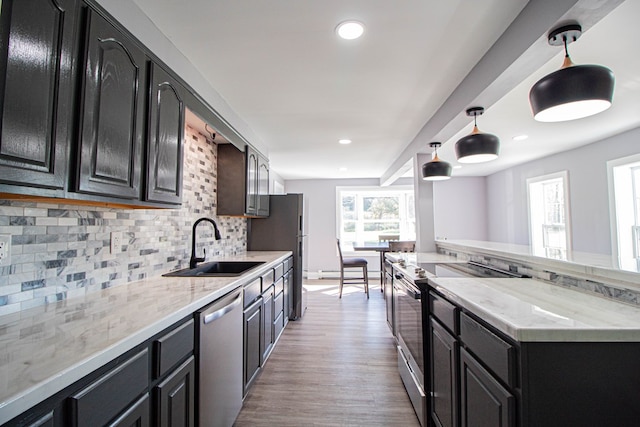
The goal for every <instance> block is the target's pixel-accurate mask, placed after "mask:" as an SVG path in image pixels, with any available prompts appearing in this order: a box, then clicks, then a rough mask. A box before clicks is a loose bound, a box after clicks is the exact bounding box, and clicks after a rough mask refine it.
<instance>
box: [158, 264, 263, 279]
mask: <svg viewBox="0 0 640 427" xmlns="http://www.w3.org/2000/svg"><path fill="white" fill-rule="evenodd" d="M261 264H264V261H212V262H206V263H203V264H200V265H199V266H197V267H196V268H185V269H182V270H177V271H172V272H170V273H167V274H163V276H169V277H173V276H178V277H199V276H203V277H208V276H211V277H216V276H217V277H230V276H240V275H241V274H243V273H245V272H247V271H249V270H251V269H252V268H254V267H257V266H259V265H261Z"/></svg>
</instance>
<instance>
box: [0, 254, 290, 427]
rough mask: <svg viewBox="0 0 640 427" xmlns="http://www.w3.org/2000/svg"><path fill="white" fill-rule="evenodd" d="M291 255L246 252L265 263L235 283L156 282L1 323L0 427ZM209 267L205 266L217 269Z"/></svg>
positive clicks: (29, 312)
mask: <svg viewBox="0 0 640 427" xmlns="http://www.w3.org/2000/svg"><path fill="white" fill-rule="evenodd" d="M289 255H291V252H287V251H269V252H247V253H244V254H241V255H237V256H234V257H227V258H225V260H238V261H265V263H264V264H262V265H260V266H259V267H256V268H254V269H252V270H251V271H249V272H247V273H245V274H243V275H241V276H237V277H206V278H201V277H161V276H159V277H151V278H148V279H144V280H140V281H136V282H131V283H128V284H125V285H120V286H114V287H112V288H108V289H104V290H102V291H99V292H91V293H88V294H86V295H85V296H83V297H77V298H69V299H67V300H64V301H60V302H59V303H55V304H48V305H45V306H41V307H35V308H33V309H29V310H25V311H22V312H20V313H15V314H8V315H5V316H0V424H3V423H5V422H6V421H9V420H10V419H12V418H13V417H15V416H17V415H19V414H21V413H22V412H24V411H26V410H27V409H29V408H31V407H33V406H34V405H36V404H38V403H39V402H41V401H43V400H45V399H46V398H48V397H50V396H52V395H53V394H55V393H56V392H58V391H60V390H62V389H64V388H65V387H67V386H69V385H71V384H73V383H74V382H75V381H77V380H79V379H81V378H83V377H84V376H86V375H88V374H90V373H91V372H93V371H94V370H96V369H98V368H100V367H101V366H103V365H104V364H106V363H108V362H109V361H111V360H113V359H115V358H116V357H118V356H119V355H121V354H122V353H124V352H126V351H128V350H130V349H131V348H133V347H135V346H136V345H138V344H141V343H143V342H144V341H146V340H148V339H149V338H151V337H152V336H153V335H155V334H157V333H159V332H161V331H162V330H164V329H166V328H168V327H169V326H171V325H172V324H174V323H176V322H178V321H179V320H181V319H183V318H185V317H187V316H189V315H191V314H192V313H193V312H195V311H197V310H199V309H200V308H202V307H204V306H206V305H207V304H209V303H211V302H213V301H214V300H216V299H218V298H219V297H221V296H223V295H225V294H227V293H228V292H231V291H232V290H234V289H236V288H238V287H240V286H243V285H244V284H245V283H247V282H249V281H250V280H253V279H254V278H255V277H259V276H260V275H261V274H262V273H264V272H265V271H266V270H268V269H269V268H273V267H274V266H276V265H277V264H278V263H280V262H282V261H283V260H285V259H286V258H287V257H288V256H289ZM213 260H214V259H210V260H207V261H213Z"/></svg>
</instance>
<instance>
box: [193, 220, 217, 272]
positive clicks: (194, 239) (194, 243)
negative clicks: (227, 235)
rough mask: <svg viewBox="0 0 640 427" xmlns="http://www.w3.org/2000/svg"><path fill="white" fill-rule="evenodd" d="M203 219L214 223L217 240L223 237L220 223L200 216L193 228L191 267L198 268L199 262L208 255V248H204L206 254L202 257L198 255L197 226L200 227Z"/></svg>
mask: <svg viewBox="0 0 640 427" xmlns="http://www.w3.org/2000/svg"><path fill="white" fill-rule="evenodd" d="M202 221H207V222H210V223H211V224H213V229H214V235H215V238H216V240H220V239H222V236H220V230H218V225H217V224H216V222H215V221H214V220H212V219H211V218H200V219H198V220H197V221H196V222H194V223H193V230H192V231H191V233H192V234H191V259H190V260H189V268H196V266H197V265H198V263H199V262H202V261H204V260H205V258H206V256H207V251H206V249H202V251H203V252H204V256H203V257H202V258H198V257H196V227H198V224H200V223H201V222H202Z"/></svg>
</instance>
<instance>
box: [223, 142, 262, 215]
mask: <svg viewBox="0 0 640 427" xmlns="http://www.w3.org/2000/svg"><path fill="white" fill-rule="evenodd" d="M217 173H218V189H217V194H218V204H217V214H218V215H229V216H245V217H265V216H269V163H268V161H267V159H266V158H264V157H263V156H261V155H260V154H259V153H258V152H257V151H256V150H254V149H253V148H251V146H249V145H247V146H245V151H244V152H242V151H240V150H238V149H237V148H236V147H235V146H234V145H232V144H219V145H218V167H217Z"/></svg>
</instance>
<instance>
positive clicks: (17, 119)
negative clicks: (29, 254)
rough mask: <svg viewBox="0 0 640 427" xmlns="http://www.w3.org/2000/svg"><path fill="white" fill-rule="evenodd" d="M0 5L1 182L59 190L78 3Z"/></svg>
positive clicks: (10, 0)
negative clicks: (1, 74) (0, 75)
mask: <svg viewBox="0 0 640 427" xmlns="http://www.w3.org/2000/svg"><path fill="white" fill-rule="evenodd" d="M0 5H1V18H0V37H1V39H0V70H2V72H3V73H4V76H3V77H4V78H0V100H1V102H2V104H0V108H1V111H0V120H1V122H0V129H1V131H0V132H1V133H0V184H12V185H20V186H29V187H36V188H39V189H47V191H45V192H43V191H44V190H40V191H35V190H31V191H28V190H25V191H22V190H18V192H26V193H33V194H38V195H47V196H60V195H61V194H62V193H61V191H62V190H63V189H64V187H65V177H66V174H67V164H68V159H67V155H68V154H67V153H68V145H69V141H70V140H71V132H72V124H73V123H72V122H73V118H72V112H73V110H74V108H73V101H72V99H73V98H72V95H73V87H72V86H73V84H72V83H73V81H74V71H75V68H76V66H77V65H76V61H75V59H74V58H75V56H76V54H77V52H76V51H75V50H76V49H75V48H74V46H75V43H74V38H73V36H74V30H75V25H76V22H77V15H78V8H77V7H76V6H77V2H76V0H4V1H2V2H0ZM3 190H6V191H13V189H8V190H7V189H4V188H3Z"/></svg>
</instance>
